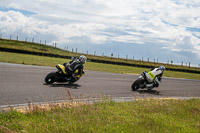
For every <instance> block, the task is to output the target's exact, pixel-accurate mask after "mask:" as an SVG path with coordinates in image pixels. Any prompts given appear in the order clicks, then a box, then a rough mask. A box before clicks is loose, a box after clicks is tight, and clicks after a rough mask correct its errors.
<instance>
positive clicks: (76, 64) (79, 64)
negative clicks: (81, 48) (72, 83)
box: [63, 55, 87, 79]
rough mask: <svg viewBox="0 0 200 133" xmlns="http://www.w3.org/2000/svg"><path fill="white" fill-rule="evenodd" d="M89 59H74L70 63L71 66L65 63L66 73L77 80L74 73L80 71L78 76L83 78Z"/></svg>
mask: <svg viewBox="0 0 200 133" xmlns="http://www.w3.org/2000/svg"><path fill="white" fill-rule="evenodd" d="M86 60H87V58H86V57H85V56H84V55H81V56H80V57H78V58H73V59H72V61H70V64H68V63H64V64H63V65H64V66H65V71H66V72H67V73H68V74H71V75H72V78H74V79H75V78H76V77H75V74H74V72H75V71H76V70H78V75H80V76H82V73H83V68H84V64H85V63H86Z"/></svg>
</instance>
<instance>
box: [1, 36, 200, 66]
mask: <svg viewBox="0 0 200 133" xmlns="http://www.w3.org/2000/svg"><path fill="white" fill-rule="evenodd" d="M0 39H8V40H15V41H25V42H30V43H38V44H43V45H49V46H53V47H56V48H57V47H58V44H57V43H56V42H52V43H47V40H38V41H36V39H35V38H31V39H28V38H24V39H23V40H20V39H19V36H11V35H9V36H8V35H6V36H3V34H0ZM64 50H67V51H71V52H72V53H78V48H72V49H71V50H70V49H69V47H68V46H65V47H64ZM84 54H87V55H89V54H90V55H93V56H102V57H110V58H111V59H126V60H136V61H141V62H143V61H147V62H152V63H164V62H160V61H159V59H158V58H154V59H153V60H150V58H149V57H148V58H146V60H145V58H144V57H141V59H136V58H135V56H132V57H130V56H129V55H126V56H125V57H120V55H119V54H116V55H117V56H114V53H111V54H110V55H105V53H104V52H103V53H102V54H101V55H98V54H97V51H94V53H93V54H92V53H89V51H88V50H87V52H86V53H84ZM166 63H167V64H171V65H180V66H188V67H191V66H192V67H197V68H200V64H198V65H197V66H196V65H192V64H191V63H190V62H183V61H182V62H181V63H174V61H173V60H168V61H167V62H166Z"/></svg>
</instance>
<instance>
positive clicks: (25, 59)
mask: <svg viewBox="0 0 200 133" xmlns="http://www.w3.org/2000/svg"><path fill="white" fill-rule="evenodd" d="M0 62H8V63H17V64H27V65H39V66H52V67H54V66H55V65H57V64H62V63H64V62H69V60H67V59H62V58H53V57H44V56H35V55H26V54H17V53H8V52H0ZM85 68H86V70H93V71H104V72H113V73H128V74H141V73H142V72H143V71H149V69H148V68H139V67H130V66H121V65H111V64H103V63H93V62H87V63H86V65H85ZM164 76H165V77H175V78H186V79H197V80H200V75H199V74H195V73H186V72H176V71H165V73H164Z"/></svg>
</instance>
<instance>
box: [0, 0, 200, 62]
mask: <svg viewBox="0 0 200 133" xmlns="http://www.w3.org/2000/svg"><path fill="white" fill-rule="evenodd" d="M0 5H1V6H3V7H6V8H14V9H16V10H17V9H18V10H27V11H30V12H34V13H36V14H34V15H32V16H26V15H24V14H23V12H21V13H20V11H19V12H17V11H8V12H2V11H1V12H0V20H1V21H0V31H1V32H3V33H6V34H13V33H21V32H22V33H24V35H25V34H27V35H29V36H33V35H36V34H40V36H41V37H45V38H47V39H48V36H50V39H49V40H51V41H56V42H58V43H60V44H65V43H66V42H68V43H70V42H73V43H74V42H76V41H77V42H78V43H81V41H82V44H83V45H87V44H88V43H90V44H93V45H94V46H96V45H99V44H106V43H108V42H109V43H111V42H113V43H114V42H117V43H118V44H119V43H122V44H123V43H130V45H131V44H142V45H147V46H148V44H155V45H156V47H157V45H158V44H159V46H160V51H162V48H165V50H168V51H171V52H174V51H179V52H181V51H183V52H184V51H187V52H191V53H192V54H193V55H195V56H197V57H198V59H197V60H195V61H194V62H196V63H197V61H198V62H199V61H200V54H199V53H200V49H199V47H200V46H199V44H200V31H189V30H187V27H194V28H200V23H199V21H200V14H199V12H200V1H199V0H191V1H187V0H182V1H178V0H151V1H149V0H134V1H132V0H123V1H122V0H81V1H80V0H68V1H66V0H56V1H52V0H32V1H27V0H18V1H14V0H7V1H0ZM78 39H79V40H78ZM84 41H85V42H84ZM122 47H123V45H122ZM153 49H154V48H152V50H153ZM160 51H158V54H159V52H160ZM124 53H126V51H124ZM138 54H139V53H138ZM160 55H162V54H161V52H160ZM190 59H191V60H193V58H192V57H190Z"/></svg>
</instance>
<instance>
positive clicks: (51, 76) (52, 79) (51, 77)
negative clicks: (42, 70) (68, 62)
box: [45, 72, 58, 84]
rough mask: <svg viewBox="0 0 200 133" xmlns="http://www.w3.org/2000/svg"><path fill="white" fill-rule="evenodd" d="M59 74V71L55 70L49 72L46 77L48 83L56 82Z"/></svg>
mask: <svg viewBox="0 0 200 133" xmlns="http://www.w3.org/2000/svg"><path fill="white" fill-rule="evenodd" d="M57 76H58V73H55V72H51V73H49V74H47V76H46V77H45V82H46V84H52V83H54V82H55V81H56V77H57Z"/></svg>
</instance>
